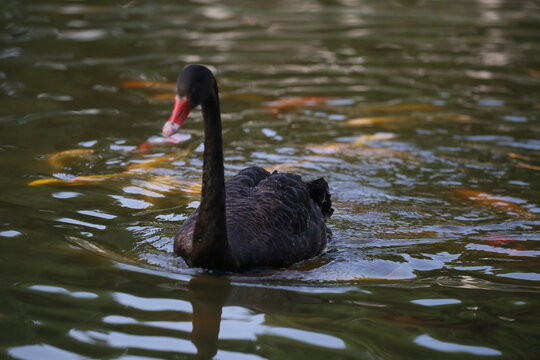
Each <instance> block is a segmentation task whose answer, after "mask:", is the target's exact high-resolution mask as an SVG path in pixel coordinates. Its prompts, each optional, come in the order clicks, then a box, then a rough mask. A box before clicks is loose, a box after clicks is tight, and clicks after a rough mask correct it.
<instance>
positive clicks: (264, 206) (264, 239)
mask: <svg viewBox="0 0 540 360" xmlns="http://www.w3.org/2000/svg"><path fill="white" fill-rule="evenodd" d="M225 193H226V218H227V237H228V242H229V249H230V251H229V254H223V256H226V257H228V259H227V262H226V263H227V264H228V267H229V268H230V269H231V270H236V271H241V270H245V269H248V268H252V267H261V266H272V267H284V266H288V265H291V264H293V263H294V262H297V261H299V260H302V259H307V258H309V257H312V256H314V255H316V254H318V253H320V252H321V251H322V250H323V249H324V248H325V247H326V242H327V234H328V229H327V227H326V223H325V219H326V218H327V217H329V216H330V215H331V213H332V211H333V210H332V209H331V204H332V202H331V199H330V193H329V191H328V184H327V183H326V181H325V180H324V179H322V178H321V179H318V180H315V181H314V182H311V183H305V182H303V181H302V179H301V177H300V176H299V175H295V174H289V173H277V172H274V173H272V174H270V173H269V172H268V171H266V170H264V169H262V168H258V167H251V168H247V169H244V170H242V171H241V172H240V173H238V174H237V175H236V176H234V177H233V178H231V179H229V180H227V181H226V182H225ZM197 217H198V210H197V211H195V212H194V213H193V214H192V215H191V216H190V217H189V218H188V219H187V220H186V221H185V223H184V225H183V226H182V227H181V228H180V230H179V232H178V234H177V235H176V237H175V252H176V253H178V254H179V255H181V256H182V257H184V258H185V259H189V254H190V252H191V244H192V241H193V230H194V227H195V222H196V220H197Z"/></svg>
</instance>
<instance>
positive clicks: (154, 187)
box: [0, 0, 540, 359]
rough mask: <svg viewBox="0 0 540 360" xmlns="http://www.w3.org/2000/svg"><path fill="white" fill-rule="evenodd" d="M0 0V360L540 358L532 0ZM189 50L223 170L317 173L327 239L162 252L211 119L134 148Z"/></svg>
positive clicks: (194, 179) (162, 113) (538, 25)
mask: <svg viewBox="0 0 540 360" xmlns="http://www.w3.org/2000/svg"><path fill="white" fill-rule="evenodd" d="M1 6H2V13H1V15H0V26H1V28H2V32H1V33H0V39H1V43H0V93H1V94H2V96H1V97H0V162H1V164H2V167H3V170H2V172H1V173H0V183H1V185H2V189H3V190H2V196H1V198H0V204H1V206H0V213H1V217H0V258H1V261H0V271H1V273H2V276H1V281H0V284H1V293H0V304H1V305H2V306H1V307H0V338H1V341H0V351H1V353H2V357H7V358H13V359H40V358H54V359H72V358H90V359H143V358H144V359H161V358H163V359H171V358H176V359H184V358H201V359H204V358H211V357H213V356H215V358H219V359H298V358H310V359H329V358H331V359H420V358H426V359H436V358H437V359H438V358H441V359H443V358H444V359H453V358H462V359H472V358H490V357H491V358H505V359H527V358H530V359H533V358H535V355H534V354H538V352H539V351H540V342H539V341H538V332H539V330H540V329H539V325H538V322H539V319H540V317H539V313H538V307H539V305H540V304H539V301H538V293H539V291H538V287H539V286H540V271H539V261H538V259H539V256H540V246H539V245H538V244H539V242H538V241H539V240H540V236H539V235H538V229H539V225H540V222H539V221H538V216H539V213H540V206H539V201H540V196H539V195H540V186H539V180H538V179H539V178H538V177H539V171H540V140H538V139H539V138H540V137H539V126H538V116H539V112H540V98H539V94H540V91H539V90H540V56H539V54H540V41H539V37H538V34H539V33H540V17H539V14H540V11H539V10H540V9H539V6H538V4H537V3H536V2H534V1H524V0H512V1H503V0H477V1H453V2H448V1H408V0H407V1H405V0H399V1H393V2H380V1H372V0H368V1H346V0H342V1H295V2H294V3H291V2H290V1H289V2H287V1H277V2H276V1H273V2H271V3H266V2H250V1H243V0H236V1H228V2H220V1H214V0H208V1H191V2H183V3H181V4H180V3H178V2H174V1H163V2H153V1H116V2H109V1H92V2H91V3H90V2H81V1H58V0H56V1H53V0H49V1H40V2H23V1H6V2H4V3H2V5H1ZM193 62H196V63H203V64H206V65H207V66H209V67H211V68H212V69H213V71H215V74H216V77H217V79H218V82H219V86H220V93H221V105H222V112H223V115H222V118H223V128H224V134H223V137H224V147H225V162H226V164H225V169H226V175H227V176H232V175H234V174H235V173H236V172H238V171H239V170H240V169H242V168H244V167H246V166H252V165H257V166H264V167H266V168H269V169H275V168H277V169H279V170H280V171H294V172H297V173H299V174H301V175H302V176H303V177H304V178H305V179H315V178H318V177H321V176H324V177H325V178H326V180H327V181H328V182H329V183H330V187H331V191H332V194H333V201H334V208H335V213H334V215H333V217H332V218H331V219H330V221H329V226H330V227H331V229H332V231H333V238H332V240H331V241H330V243H329V245H328V248H327V249H326V250H325V251H324V253H322V254H321V255H319V256H317V257H316V258H314V259H310V260H307V261H305V262H302V263H299V264H296V265H294V266H292V267H291V268H289V269H277V270H276V269H260V270H257V271H255V272H252V273H248V274H227V275H221V276H218V275H213V274H208V273H206V272H204V271H202V270H200V269H188V268H187V266H186V265H185V263H184V262H183V261H182V260H181V259H179V258H176V257H175V256H174V255H173V253H172V238H173V236H174V234H175V232H176V230H177V228H178V227H179V226H180V225H181V223H182V221H183V220H184V219H186V217H187V216H188V215H189V214H190V213H191V212H192V211H193V210H194V208H196V207H197V205H198V200H199V195H198V193H197V191H198V185H197V184H198V182H199V181H200V177H201V165H202V152H201V150H202V148H201V144H202V141H203V128H202V117H201V113H200V110H194V111H193V113H192V115H191V117H190V119H189V120H188V121H187V122H186V123H185V125H184V127H183V129H182V134H183V136H184V137H183V138H182V139H181V140H183V141H182V142H181V143H180V144H177V145H171V144H161V145H157V146H147V147H144V148H143V149H140V145H141V144H144V143H146V142H147V141H148V139H151V138H152V137H153V136H158V135H159V130H160V129H161V126H162V124H163V122H164V121H165V120H166V119H167V118H168V116H169V114H170V111H171V109H172V96H173V93H174V87H171V86H170V84H169V83H171V82H173V83H174V81H175V79H176V76H177V74H178V72H179V71H180V70H181V69H182V68H183V67H184V66H185V65H186V64H188V63H193ZM74 149H76V150H74ZM51 179H53V180H51ZM36 181H37V183H36ZM40 181H41V182H40ZM36 184H37V185H36Z"/></svg>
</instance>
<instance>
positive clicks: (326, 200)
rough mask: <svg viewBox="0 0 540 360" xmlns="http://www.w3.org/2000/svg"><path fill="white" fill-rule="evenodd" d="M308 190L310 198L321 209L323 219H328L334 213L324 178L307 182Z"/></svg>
mask: <svg viewBox="0 0 540 360" xmlns="http://www.w3.org/2000/svg"><path fill="white" fill-rule="evenodd" d="M308 188H309V195H310V197H311V198H312V199H313V201H315V203H316V204H317V205H319V207H320V208H321V211H322V214H323V216H324V219H325V220H326V219H328V218H329V217H330V216H332V214H333V213H334V209H332V199H331V196H330V190H329V189H328V183H327V182H326V180H324V178H320V179H317V180H314V181H312V182H309V183H308Z"/></svg>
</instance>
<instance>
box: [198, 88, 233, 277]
mask: <svg viewBox="0 0 540 360" xmlns="http://www.w3.org/2000/svg"><path fill="white" fill-rule="evenodd" d="M202 113H203V118H204V134H205V136H204V164H203V184H202V194H201V204H200V205H199V215H198V217H197V222H196V223H195V230H194V233H193V247H192V251H193V254H192V255H193V256H192V259H193V262H194V263H193V266H201V267H205V268H214V269H216V268H217V269H219V268H220V267H225V265H226V264H224V262H225V261H226V258H227V255H228V253H229V243H228V240H227V222H226V217H225V175H224V171H223V146H222V140H221V116H220V110H219V99H218V94H217V89H216V91H215V96H211V97H210V98H208V99H207V100H206V101H205V102H203V103H202ZM210 264H212V265H213V266H209V265H210Z"/></svg>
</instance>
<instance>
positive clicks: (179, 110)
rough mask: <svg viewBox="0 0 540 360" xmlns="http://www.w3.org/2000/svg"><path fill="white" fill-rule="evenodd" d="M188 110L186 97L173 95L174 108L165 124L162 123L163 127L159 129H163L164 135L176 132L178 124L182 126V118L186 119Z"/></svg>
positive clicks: (178, 128)
mask: <svg viewBox="0 0 540 360" xmlns="http://www.w3.org/2000/svg"><path fill="white" fill-rule="evenodd" d="M190 110H191V109H190V107H189V100H188V98H186V97H183V98H179V97H178V95H176V96H175V97H174V109H173V112H172V114H171V117H170V118H169V120H167V122H166V123H165V125H163V129H162V130H161V131H163V134H165V136H171V135H174V134H176V133H177V132H178V130H180V126H182V124H183V123H184V120H186V117H187V116H188V114H189V111H190Z"/></svg>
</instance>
